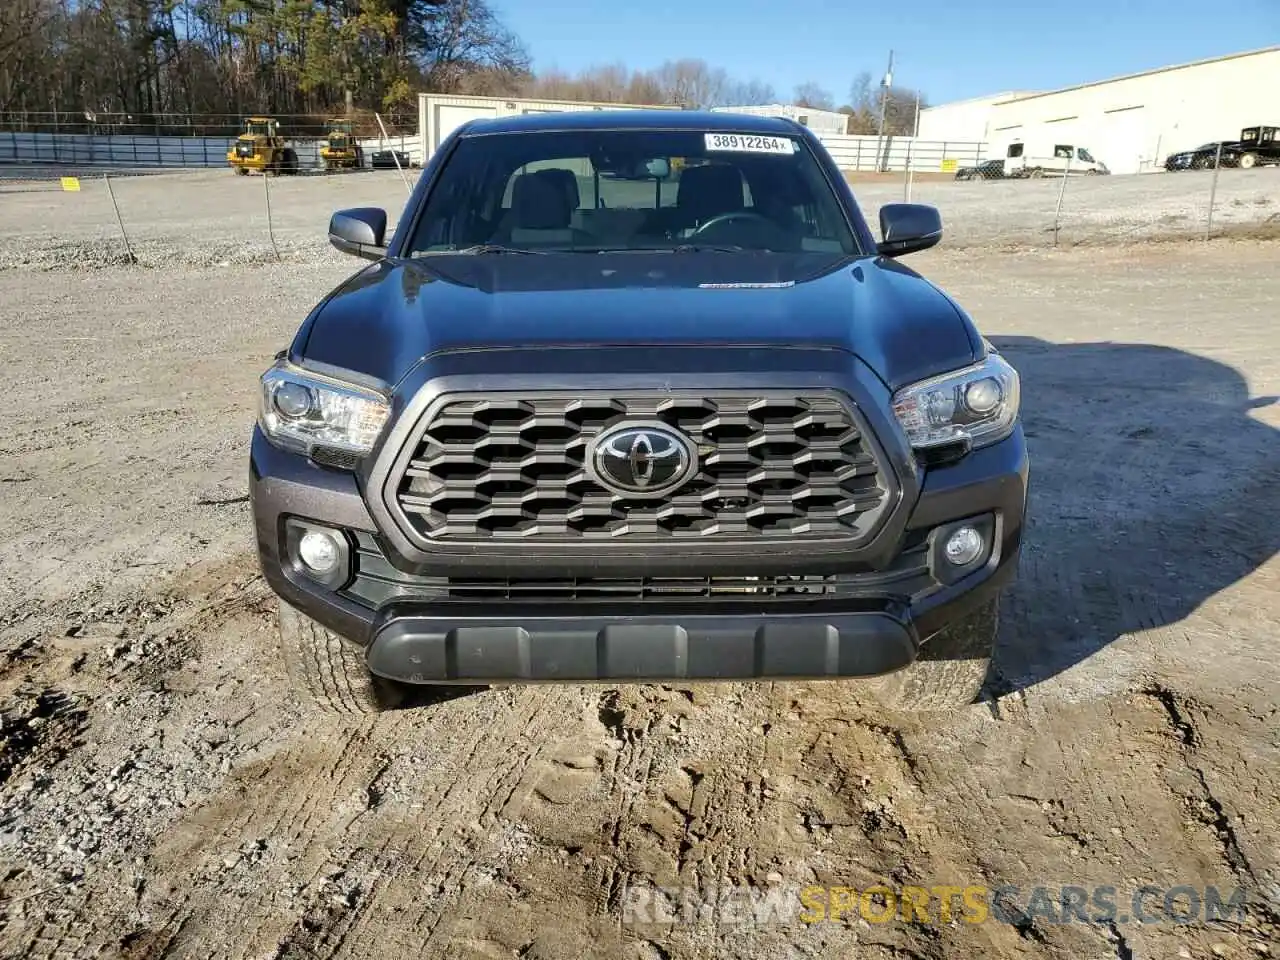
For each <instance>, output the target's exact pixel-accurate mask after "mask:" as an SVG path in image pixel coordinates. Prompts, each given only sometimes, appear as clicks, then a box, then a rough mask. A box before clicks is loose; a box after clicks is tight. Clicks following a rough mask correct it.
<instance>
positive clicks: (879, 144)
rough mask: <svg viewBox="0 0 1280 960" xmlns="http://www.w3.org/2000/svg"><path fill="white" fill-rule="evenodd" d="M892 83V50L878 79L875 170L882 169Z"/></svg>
mask: <svg viewBox="0 0 1280 960" xmlns="http://www.w3.org/2000/svg"><path fill="white" fill-rule="evenodd" d="M892 85H893V51H892V50H890V51H889V67H888V69H886V70H885V72H884V79H883V80H881V81H880V128H879V130H878V131H877V132H876V153H877V157H876V170H877V171H883V169H884V166H883V164H884V156H883V150H884V118H885V112H886V111H887V109H888V107H889V87H891V86H892Z"/></svg>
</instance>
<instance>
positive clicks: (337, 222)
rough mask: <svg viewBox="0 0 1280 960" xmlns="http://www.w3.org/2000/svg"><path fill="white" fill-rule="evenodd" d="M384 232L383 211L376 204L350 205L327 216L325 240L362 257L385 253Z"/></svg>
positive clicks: (373, 257) (375, 258)
mask: <svg viewBox="0 0 1280 960" xmlns="http://www.w3.org/2000/svg"><path fill="white" fill-rule="evenodd" d="M386 233H387V212H386V211H385V210H383V209H381V208H380V207H352V208H351V209H348V210H339V211H337V212H336V213H335V214H334V215H333V216H332V217H330V218H329V242H330V243H331V244H333V245H334V247H336V248H337V249H339V250H341V251H342V252H343V253H349V254H351V255H353V256H356V257H364V258H365V259H366V260H381V259H382V258H383V257H385V256H386V255H387V248H386V245H385V243H384V242H383V240H384V238H385V236H386Z"/></svg>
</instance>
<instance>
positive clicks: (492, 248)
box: [417, 243, 545, 257]
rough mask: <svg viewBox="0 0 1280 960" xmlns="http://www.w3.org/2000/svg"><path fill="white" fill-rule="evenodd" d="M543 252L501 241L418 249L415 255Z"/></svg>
mask: <svg viewBox="0 0 1280 960" xmlns="http://www.w3.org/2000/svg"><path fill="white" fill-rule="evenodd" d="M544 252H545V251H542V250H523V249H521V248H520V247H507V246H503V245H502V244H501V243H477V244H475V245H473V246H470V247H463V248H462V249H461V250H419V251H418V253H417V255H418V256H420V257H435V256H445V257H453V256H457V255H459V254H464V253H465V254H474V255H477V256H478V255H480V254H485V253H521V254H538V253H544Z"/></svg>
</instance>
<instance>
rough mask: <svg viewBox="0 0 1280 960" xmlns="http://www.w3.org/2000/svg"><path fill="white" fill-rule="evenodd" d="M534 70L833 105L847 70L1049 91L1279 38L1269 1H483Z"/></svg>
mask: <svg viewBox="0 0 1280 960" xmlns="http://www.w3.org/2000/svg"><path fill="white" fill-rule="evenodd" d="M492 3H493V8H494V10H495V11H496V12H497V13H498V15H499V16H500V17H501V18H502V20H503V22H505V23H506V24H507V26H509V27H510V28H512V29H513V30H514V31H515V32H516V33H517V34H518V35H519V36H520V38H521V39H522V40H523V41H524V42H525V44H526V46H527V47H528V49H529V52H530V53H531V54H532V56H533V58H534V68H535V69H546V68H549V67H559V68H561V69H564V70H568V71H576V70H578V69H580V68H583V67H587V66H591V65H596V64H604V63H617V62H623V63H626V65H627V66H629V67H631V68H633V69H636V68H648V67H653V66H657V65H658V64H659V63H661V62H662V61H663V60H665V59H668V58H670V59H676V58H679V57H700V58H702V59H704V60H706V61H707V62H708V63H711V64H713V65H715V66H721V67H724V69H725V70H727V71H728V72H729V73H730V74H732V75H733V76H734V77H736V78H740V79H751V78H757V79H760V80H763V81H765V82H768V83H771V84H772V85H773V86H774V89H775V90H777V92H778V93H779V94H780V95H781V96H782V99H784V100H785V99H790V94H791V92H792V91H793V90H794V88H795V86H796V85H797V84H799V83H803V82H805V81H809V80H812V81H815V82H817V83H819V84H821V85H822V86H823V87H825V88H827V90H829V91H830V92H831V93H832V94H833V95H834V96H835V98H836V102H837V104H839V103H842V102H844V101H845V100H846V99H847V98H848V95H849V94H848V91H849V86H850V82H851V81H852V79H853V78H854V77H855V76H856V75H857V74H858V73H859V72H860V71H862V70H869V71H870V72H871V74H872V76H873V78H874V80H875V81H876V82H878V81H879V78H880V76H881V74H882V73H883V71H884V67H885V62H886V60H887V58H888V52H889V49H890V48H893V50H894V61H895V65H894V82H895V83H896V84H901V85H903V86H908V87H913V88H917V89H921V90H923V91H924V93H925V95H926V97H928V99H929V101H930V102H931V103H942V102H945V101H948V100H958V99H963V98H965V97H976V96H981V95H983V94H988V93H998V92H1001V91H1004V90H1010V89H1022V90H1027V89H1031V90H1045V89H1053V88H1056V87H1063V86H1069V85H1072V84H1076V83H1086V82H1089V81H1091V80H1103V79H1106V78H1107V77H1111V76H1116V75H1119V74H1124V73H1135V72H1137V71H1140V70H1148V69H1152V68H1155V67H1161V66H1167V65H1170V64H1175V63H1184V62H1186V61H1189V60H1199V59H1203V58H1207V57H1214V56H1221V55H1223V54H1228V53H1238V52H1242V51H1245V50H1253V49H1257V48H1260V47H1266V46H1270V45H1273V44H1280V2H1277V0H1213V2H1205V0H1101V2H1098V3H1083V4H1082V3H1070V4H1056V3H1052V2H1044V0H1031V2H1023V3H1017V2H1012V0H1000V2H997V0H967V2H965V0H915V2H913V3H901V2H897V3H884V2H876V0H872V2H864V3H852V2H845V3H835V2H831V0H826V2H823V0H786V2H776V0H775V2H770V3H766V2H764V0H683V2H677V0H639V2H630V3H610V2H605V3H602V2H600V0H492Z"/></svg>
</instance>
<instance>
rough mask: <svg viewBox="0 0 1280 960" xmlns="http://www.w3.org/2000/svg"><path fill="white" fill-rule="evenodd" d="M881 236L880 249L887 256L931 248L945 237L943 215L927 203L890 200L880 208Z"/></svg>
mask: <svg viewBox="0 0 1280 960" xmlns="http://www.w3.org/2000/svg"><path fill="white" fill-rule="evenodd" d="M880 235H881V236H882V237H883V238H884V239H883V240H881V241H880V242H879V243H878V244H876V250H877V252H879V253H880V255H881V256H884V257H901V256H903V255H904V254H908V253H916V252H917V251H920V250H928V249H929V248H930V247H932V246H934V245H935V244H937V242H938V241H939V240H941V239H942V215H941V214H939V213H938V208H937V207H931V206H929V205H928V204H924V203H886V204H885V205H884V206H883V207H881V208H880Z"/></svg>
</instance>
